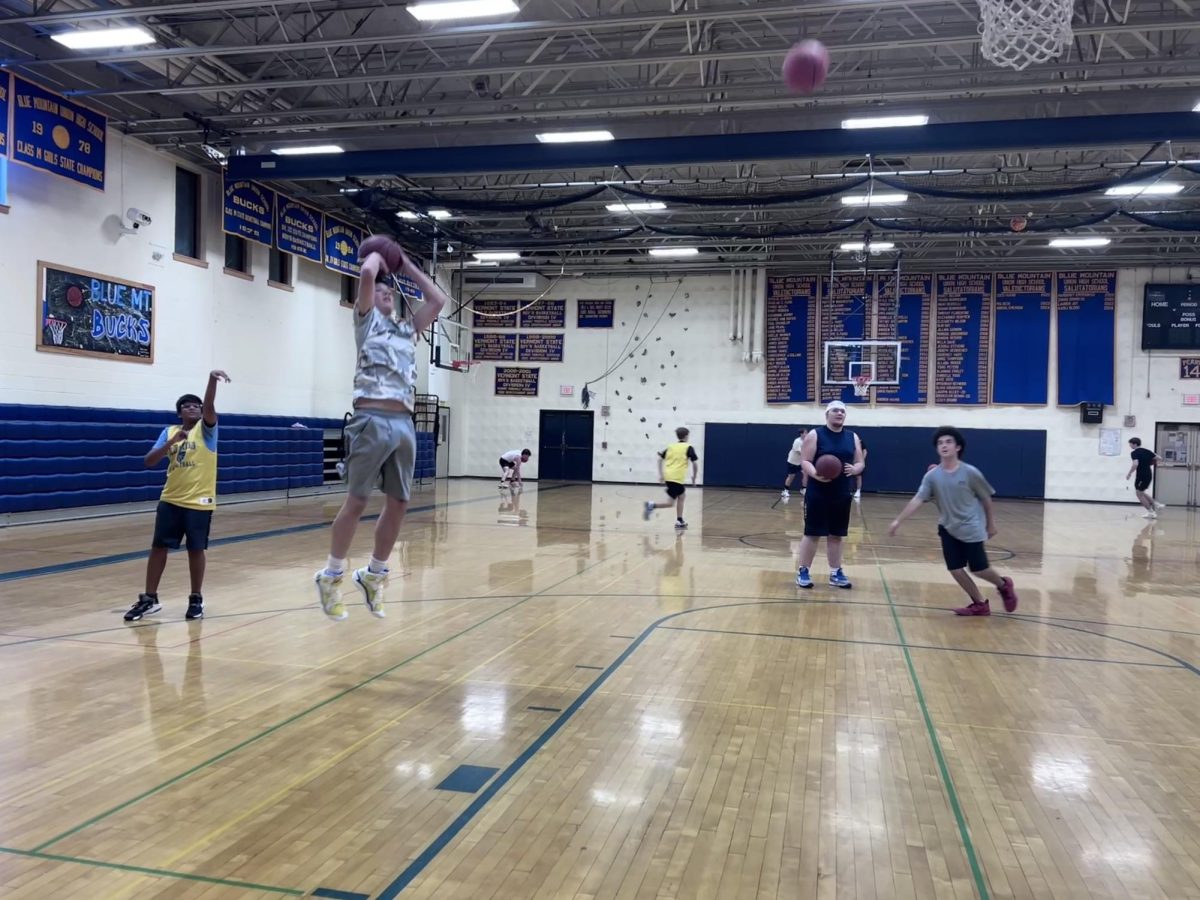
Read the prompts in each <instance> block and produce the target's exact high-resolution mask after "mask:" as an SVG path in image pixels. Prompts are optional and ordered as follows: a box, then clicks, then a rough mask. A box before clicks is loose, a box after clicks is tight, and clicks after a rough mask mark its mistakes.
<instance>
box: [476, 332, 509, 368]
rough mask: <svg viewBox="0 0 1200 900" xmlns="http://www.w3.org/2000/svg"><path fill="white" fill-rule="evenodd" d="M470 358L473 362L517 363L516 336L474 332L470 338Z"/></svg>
mask: <svg viewBox="0 0 1200 900" xmlns="http://www.w3.org/2000/svg"><path fill="white" fill-rule="evenodd" d="M471 358H472V359H474V360H475V361H477V362H478V361H481V360H492V361H498V362H516V361H517V336H516V335H515V334H504V333H502V332H496V331H476V332H475V334H473V335H472V336H471Z"/></svg>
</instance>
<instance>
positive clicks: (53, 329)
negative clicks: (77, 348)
mask: <svg viewBox="0 0 1200 900" xmlns="http://www.w3.org/2000/svg"><path fill="white" fill-rule="evenodd" d="M46 327H47V328H49V329H50V340H51V342H52V343H53V344H54V346H55V347H61V346H62V342H63V335H65V334H66V332H67V323H66V322H65V321H64V320H62V319H46Z"/></svg>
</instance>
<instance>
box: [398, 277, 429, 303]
mask: <svg viewBox="0 0 1200 900" xmlns="http://www.w3.org/2000/svg"><path fill="white" fill-rule="evenodd" d="M392 281H393V282H395V283H396V284H397V286H399V288H400V291H401V293H403V294H404V297H405V299H407V300H424V299H425V292H424V291H422V290H421V289H420V288H419V287H417V283H416V282H415V281H413V280H412V279H411V278H409V277H408V276H407V275H393V276H392Z"/></svg>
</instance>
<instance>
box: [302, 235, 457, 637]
mask: <svg viewBox="0 0 1200 900" xmlns="http://www.w3.org/2000/svg"><path fill="white" fill-rule="evenodd" d="M392 249H393V250H395V251H396V252H397V253H399V256H400V260H401V264H400V266H399V269H400V271H399V272H398V273H396V274H403V275H405V276H407V277H408V278H409V279H411V280H412V281H413V282H415V283H416V285H417V287H419V288H420V289H421V291H422V292H423V293H424V295H425V302H424V303H423V304H422V305H421V306H420V307H418V308H417V310H416V311H415V312H413V313H412V316H411V318H406V317H404V316H403V315H401V316H400V317H397V316H396V300H395V296H394V294H393V292H392V285H391V283H390V281H389V279H388V276H389V275H390V274H392V273H390V272H389V271H388V269H387V262H386V260H385V259H384V258H383V256H382V255H380V254H379V253H369V254H367V257H366V259H364V260H363V261H362V270H361V275H360V277H359V282H358V300H357V301H356V302H355V304H354V340H355V343H356V344H357V345H358V363H357V365H356V367H355V371H354V415H353V416H352V417H351V418H350V421H349V423H347V425H346V437H347V438H348V439H349V445H350V449H349V451H348V452H347V454H346V500H345V502H344V503H343V504H342V508H341V510H340V511H339V512H338V514H337V518H335V519H334V520H333V533H332V534H331V535H330V541H329V544H330V546H329V559H328V560H327V561H326V563H325V567H324V568H322V569H320V570H318V571H317V574H316V575H315V576H313V580H314V581H315V582H316V585H317V594H318V597H319V599H320V602H321V608H322V609H323V610H324V611H325V615H327V616H328V617H329V618H331V619H335V620H341V619H344V618H346V607H345V606H344V605H343V604H342V596H341V586H342V578H343V576H344V574H345V572H346V557H347V556H348V555H349V553H350V544H351V542H352V541H353V540H354V532H355V530H356V529H357V528H358V522H359V519H360V518H361V517H362V514H363V511H364V510H365V509H366V508H367V499H368V498H369V497H370V495H371V491H372V490H373V489H374V488H375V486H376V485H379V486H380V487H381V488H382V490H383V493H384V495H385V497H386V499H385V503H384V508H383V513H382V514H381V515H380V516H379V521H378V522H376V524H375V547H374V554H373V555H372V556H371V560H370V562H369V563H368V564H367V565H366V566H363V567H361V568H359V569H356V570H355V571H354V575H353V581H354V585H355V587H357V588H358V589H359V590H360V591H362V594H363V600H364V601H365V602H366V605H367V609H368V610H370V612H371V614H372V615H374V616H376V617H378V618H380V619H382V618H383V617H384V611H383V589H384V583H385V581H386V580H387V574H388V568H387V560H388V557H390V556H391V554H392V549H393V548H394V547H395V545H396V538H397V537H398V536H399V534H400V526H401V524H403V522H404V514H405V512H406V511H407V510H408V496H409V492H410V491H411V489H412V478H413V467H414V465H415V463H416V452H417V437H416V431H415V430H414V428H413V418H412V414H413V408H414V406H415V405H416V388H417V357H416V354H417V341H418V339H419V338H420V335H421V332H423V331H424V330H425V329H426V328H428V327H429V326H430V325H431V324H432V323H433V320H434V319H435V318H437V315H438V313H439V312H441V310H442V307H443V306H444V305H445V304H446V300H447V297H446V295H445V294H444V293H443V292H442V289H441V288H440V287H438V286H437V284H436V283H435V282H434V281H433V279H431V278H430V277H429V276H428V275H426V274H425V273H424V272H423V271H421V269H420V268H418V267H417V266H415V265H413V263H412V261H411V260H409V258H408V257H407V256H405V255H404V254H403V253H401V252H400V251H399V247H398V246H397V247H394V248H392Z"/></svg>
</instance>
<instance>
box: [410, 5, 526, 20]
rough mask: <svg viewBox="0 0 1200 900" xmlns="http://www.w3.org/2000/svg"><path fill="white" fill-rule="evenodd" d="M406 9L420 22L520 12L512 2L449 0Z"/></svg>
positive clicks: (476, 17) (478, 17)
mask: <svg viewBox="0 0 1200 900" xmlns="http://www.w3.org/2000/svg"><path fill="white" fill-rule="evenodd" d="M407 9H408V12H409V13H410V14H411V15H412V17H413V18H414V19H417V20H418V21H420V22H446V21H449V20H451V19H483V18H486V17H488V16H507V15H511V14H512V13H515V12H520V11H521V10H520V8H519V7H518V6H517V4H516V3H514V2H513V0H449V2H445V3H415V4H413V5H412V6H409V7H407Z"/></svg>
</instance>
